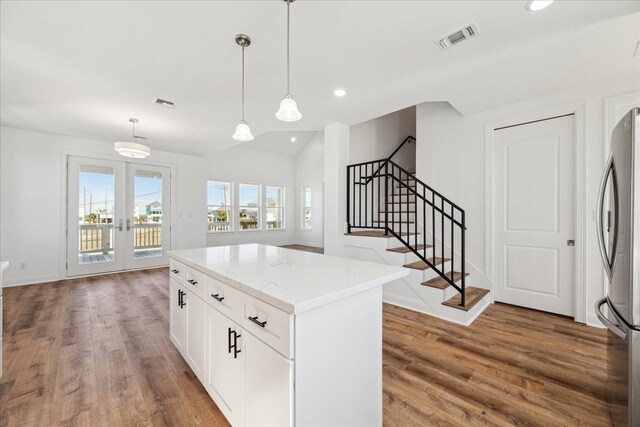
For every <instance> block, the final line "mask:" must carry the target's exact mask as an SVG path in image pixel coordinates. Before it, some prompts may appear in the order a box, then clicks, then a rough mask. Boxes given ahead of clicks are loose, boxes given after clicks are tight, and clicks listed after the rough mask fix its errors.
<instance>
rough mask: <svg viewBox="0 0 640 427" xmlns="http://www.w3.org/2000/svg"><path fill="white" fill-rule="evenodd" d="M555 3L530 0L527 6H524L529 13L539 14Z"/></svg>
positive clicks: (548, 0)
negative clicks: (538, 12)
mask: <svg viewBox="0 0 640 427" xmlns="http://www.w3.org/2000/svg"><path fill="white" fill-rule="evenodd" d="M551 3H553V0H529V1H528V2H527V4H525V5H524V8H525V9H527V10H528V11H529V12H537V11H539V10H542V9H544V8H546V7H548V6H549V5H551Z"/></svg>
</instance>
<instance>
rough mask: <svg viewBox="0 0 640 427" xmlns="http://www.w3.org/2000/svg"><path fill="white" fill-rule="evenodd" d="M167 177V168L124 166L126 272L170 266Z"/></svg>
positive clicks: (169, 215)
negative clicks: (125, 190) (125, 179)
mask: <svg viewBox="0 0 640 427" xmlns="http://www.w3.org/2000/svg"><path fill="white" fill-rule="evenodd" d="M170 177H171V173H170V169H169V168H166V167H161V166H151V165H142V164H137V163H128V164H127V201H126V206H127V214H126V219H125V231H126V233H125V239H126V252H125V254H126V257H125V269H133V268H145V267H155V266H161V265H167V264H168V263H169V256H168V255H167V251H168V250H169V249H170V248H171V233H170V225H171V209H170V206H171V205H170V203H169V202H170V189H171V185H170Z"/></svg>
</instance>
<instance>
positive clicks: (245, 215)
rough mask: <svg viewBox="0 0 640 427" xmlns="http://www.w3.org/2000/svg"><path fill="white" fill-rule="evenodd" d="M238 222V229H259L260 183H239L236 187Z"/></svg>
mask: <svg viewBox="0 0 640 427" xmlns="http://www.w3.org/2000/svg"><path fill="white" fill-rule="evenodd" d="M238 197H239V199H240V200H239V203H238V223H239V224H240V227H239V229H240V230H241V231H243V230H260V229H261V228H262V227H261V225H260V210H261V206H262V204H261V202H260V185H257V184H240V185H239V187H238Z"/></svg>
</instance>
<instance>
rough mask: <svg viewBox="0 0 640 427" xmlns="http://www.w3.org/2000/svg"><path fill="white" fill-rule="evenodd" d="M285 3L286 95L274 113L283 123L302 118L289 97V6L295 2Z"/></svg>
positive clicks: (287, 1) (296, 106) (287, 0)
mask: <svg viewBox="0 0 640 427" xmlns="http://www.w3.org/2000/svg"><path fill="white" fill-rule="evenodd" d="M284 1H285V3H287V94H286V95H285V96H284V99H283V100H282V101H281V102H280V108H279V109H278V112H277V113H276V118H277V119H278V120H282V121H283V122H297V121H298V120H300V119H301V118H302V113H300V111H299V110H298V104H296V101H294V100H293V98H292V97H291V77H290V74H289V68H290V67H289V62H290V61H289V39H290V37H289V21H290V19H289V6H290V5H291V3H293V2H294V1H295V0H284Z"/></svg>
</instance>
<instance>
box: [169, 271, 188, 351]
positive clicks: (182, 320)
mask: <svg viewBox="0 0 640 427" xmlns="http://www.w3.org/2000/svg"><path fill="white" fill-rule="evenodd" d="M169 292H170V295H169V313H170V320H169V331H170V334H171V342H172V343H173V344H174V345H175V346H176V348H177V349H178V351H179V352H180V353H181V354H184V348H185V342H186V341H185V338H186V333H187V311H186V310H185V307H184V306H183V304H182V302H183V294H184V293H185V291H184V289H183V288H182V286H180V285H179V284H178V282H176V281H175V280H173V279H171V280H169Z"/></svg>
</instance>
